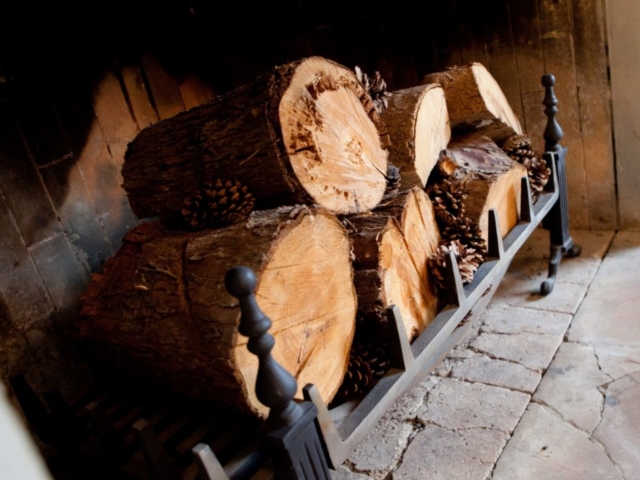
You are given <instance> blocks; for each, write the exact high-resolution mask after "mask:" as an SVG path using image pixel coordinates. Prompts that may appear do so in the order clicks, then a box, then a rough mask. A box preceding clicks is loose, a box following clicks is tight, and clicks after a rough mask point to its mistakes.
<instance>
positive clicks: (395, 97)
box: [382, 84, 451, 189]
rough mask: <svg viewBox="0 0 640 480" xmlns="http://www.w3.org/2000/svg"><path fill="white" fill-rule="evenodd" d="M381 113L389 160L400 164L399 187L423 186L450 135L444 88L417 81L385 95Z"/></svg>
mask: <svg viewBox="0 0 640 480" xmlns="http://www.w3.org/2000/svg"><path fill="white" fill-rule="evenodd" d="M385 98H386V99H387V103H388V107H387V109H386V110H385V111H384V112H383V113H382V120H383V121H384V123H385V125H386V127H387V131H388V132H389V137H390V139H391V145H390V147H389V161H390V162H391V163H393V164H394V165H396V166H397V167H398V168H400V173H401V188H403V189H409V188H411V187H413V186H419V187H424V186H425V185H426V184H427V180H428V178H429V174H430V173H431V170H432V169H433V167H435V165H436V163H437V161H438V157H439V156H440V152H441V151H442V150H444V149H445V148H447V144H448V143H449V139H450V138H451V128H450V126H449V115H448V113H447V105H446V101H445V97H444V92H443V91H442V88H440V86H439V85H436V84H427V85H420V86H417V87H413V88H407V89H405V90H398V91H395V92H392V93H390V94H388V95H387V96H386V97H385Z"/></svg>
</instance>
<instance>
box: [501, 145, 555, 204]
mask: <svg viewBox="0 0 640 480" xmlns="http://www.w3.org/2000/svg"><path fill="white" fill-rule="evenodd" d="M501 148H502V150H504V151H505V153H506V154H507V155H509V157H510V158H511V159H512V160H515V161H516V162H518V163H520V164H522V165H523V166H524V167H525V168H526V169H527V175H528V177H529V183H530V185H531V196H532V197H533V198H532V200H533V202H536V201H537V200H538V197H539V196H540V193H541V192H542V190H543V189H544V187H545V185H546V184H547V182H548V181H549V176H550V175H551V170H550V169H549V167H547V162H546V161H545V160H544V159H543V158H542V157H541V155H539V154H538V153H536V152H535V151H534V150H533V147H532V146H531V139H530V138H529V137H528V136H526V135H514V136H512V137H510V138H509V139H508V140H506V141H505V142H504V143H503V144H502V147H501Z"/></svg>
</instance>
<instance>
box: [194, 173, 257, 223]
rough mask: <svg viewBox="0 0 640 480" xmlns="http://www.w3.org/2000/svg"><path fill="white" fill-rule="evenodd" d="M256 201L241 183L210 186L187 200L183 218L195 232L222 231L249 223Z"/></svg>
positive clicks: (221, 181)
mask: <svg viewBox="0 0 640 480" xmlns="http://www.w3.org/2000/svg"><path fill="white" fill-rule="evenodd" d="M254 204H255V197H254V196H253V195H252V194H251V193H250V192H249V191H248V190H247V187H245V186H243V185H242V184H241V183H240V182H238V181H231V180H227V181H223V180H216V181H215V182H207V183H205V184H204V185H203V187H202V188H201V189H200V190H199V191H197V192H196V193H194V194H193V195H192V196H191V197H189V198H187V199H185V201H184V206H183V207H182V217H183V218H184V221H185V222H186V224H187V225H188V226H189V227H191V228H194V229H201V228H219V227H224V226H227V225H230V224H232V223H236V222H239V221H241V220H244V219H246V218H247V217H248V216H249V214H250V213H251V212H252V210H253V206H254Z"/></svg>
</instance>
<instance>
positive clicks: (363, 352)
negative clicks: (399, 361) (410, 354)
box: [334, 341, 391, 403]
mask: <svg viewBox="0 0 640 480" xmlns="http://www.w3.org/2000/svg"><path fill="white" fill-rule="evenodd" d="M387 350H388V346H387V344H382V345H378V346H375V345H373V344H372V343H363V342H360V341H355V342H354V344H353V345H352V347H351V352H350V354H349V355H350V357H349V366H348V367H347V373H346V374H345V376H344V380H343V381H342V385H341V386H340V388H339V389H338V393H337V394H336V397H335V400H334V403H342V402H344V401H346V400H349V399H351V398H355V397H358V396H360V395H363V394H365V393H366V392H368V391H369V390H371V388H373V386H374V385H375V384H376V383H378V381H379V380H380V379H381V378H382V377H383V376H384V374H385V373H387V371H388V370H389V368H390V367H391V361H390V359H389V355H388V353H387Z"/></svg>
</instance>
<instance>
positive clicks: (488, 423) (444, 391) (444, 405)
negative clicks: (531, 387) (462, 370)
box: [418, 378, 531, 433]
mask: <svg viewBox="0 0 640 480" xmlns="http://www.w3.org/2000/svg"><path fill="white" fill-rule="evenodd" d="M530 398H531V397H530V396H529V395H527V394H524V393H522V392H515V391H512V390H508V389H506V388H501V387H493V386H489V385H483V384H481V383H468V382H462V381H460V380H457V379H454V378H443V379H442V380H440V382H438V384H437V385H436V386H435V387H433V389H432V390H431V392H429V398H428V399H427V402H426V403H425V404H424V405H423V406H422V407H420V409H419V411H418V420H419V421H420V422H423V423H425V424H435V425H439V426H441V427H444V428H447V429H450V430H465V429H469V428H490V429H495V430H500V431H504V432H507V433H509V432H511V431H512V430H513V429H514V428H515V426H516V425H517V424H518V420H520V417H521V416H522V412H524V410H525V408H526V407H527V404H528V403H529V400H530Z"/></svg>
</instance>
